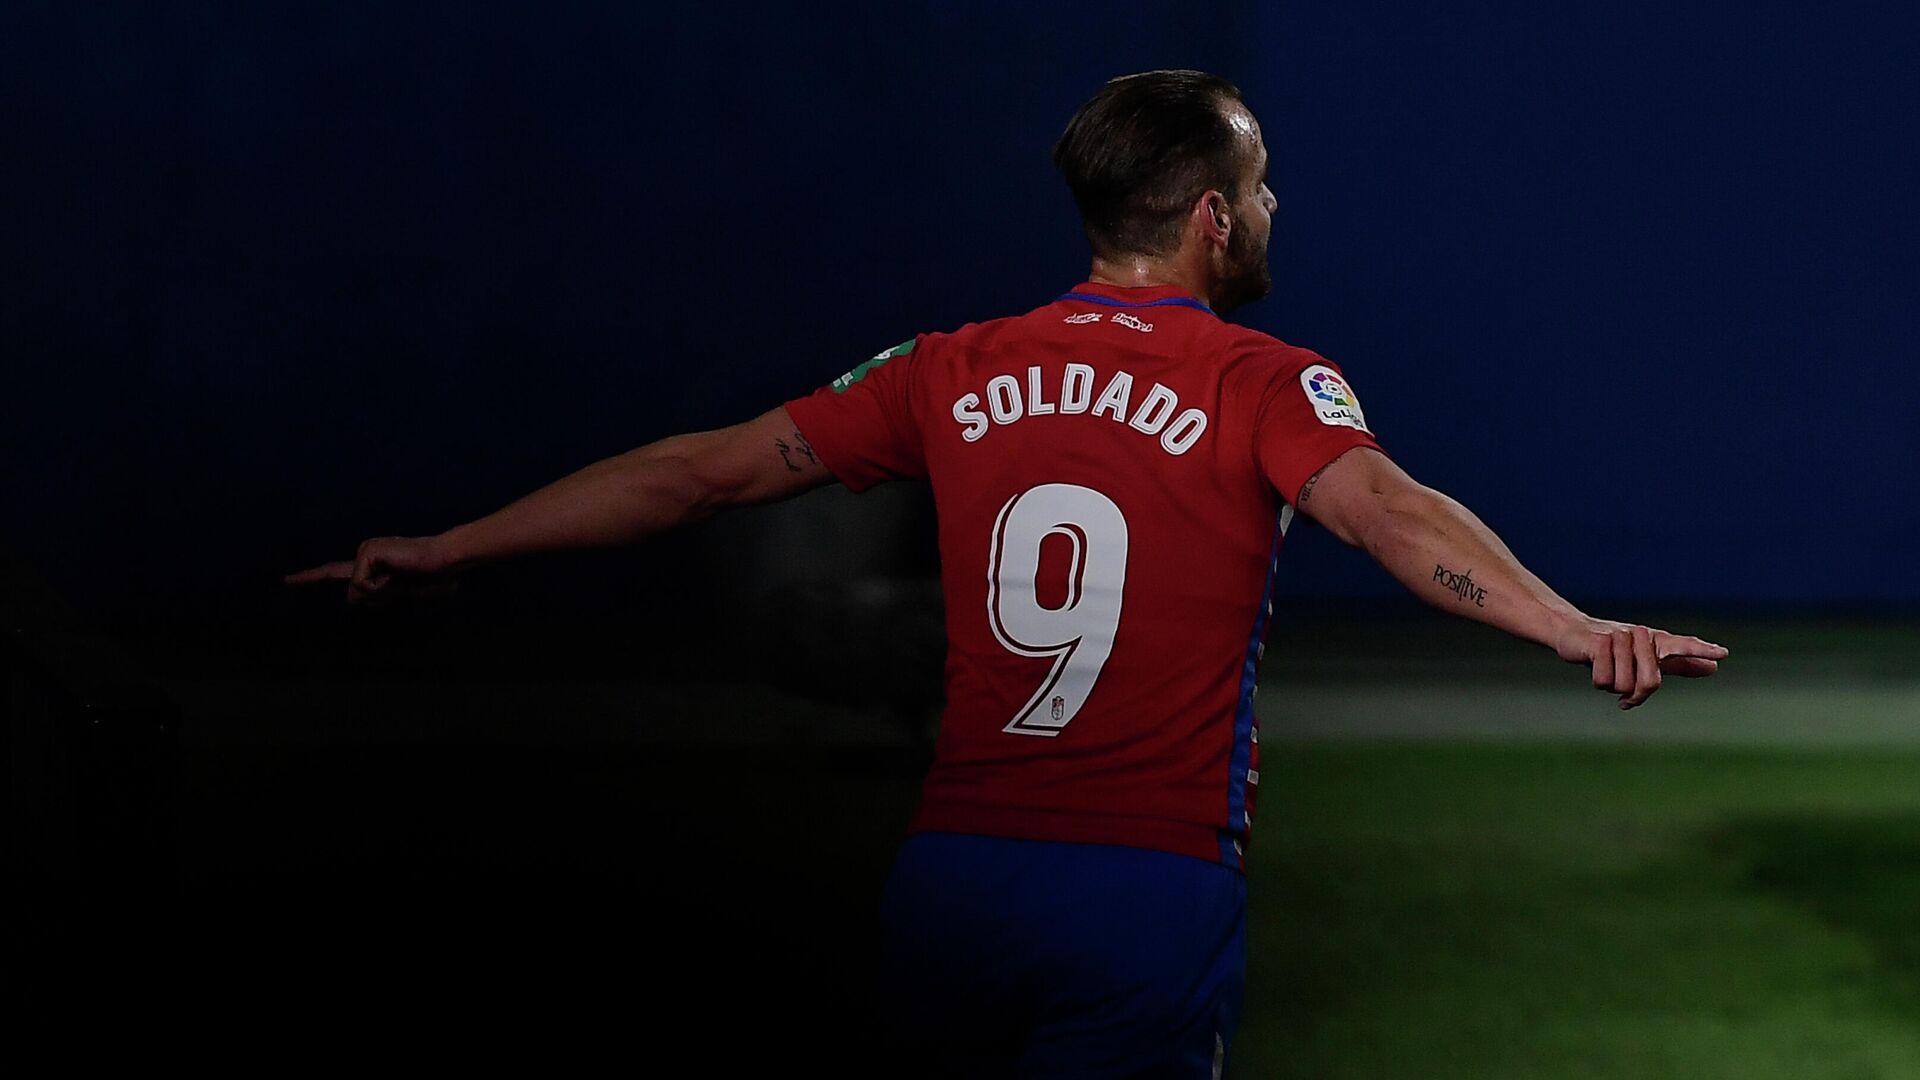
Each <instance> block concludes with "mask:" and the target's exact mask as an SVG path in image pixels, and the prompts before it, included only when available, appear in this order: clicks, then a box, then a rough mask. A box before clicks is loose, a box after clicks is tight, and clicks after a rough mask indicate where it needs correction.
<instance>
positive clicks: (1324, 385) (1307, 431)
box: [1254, 349, 1380, 506]
mask: <svg viewBox="0 0 1920 1080" xmlns="http://www.w3.org/2000/svg"><path fill="white" fill-rule="evenodd" d="M1280 360H1281V362H1280V363H1278V364H1276V365H1274V366H1273V368H1272V375H1271V377H1270V380H1269V381H1268V383H1267V385H1266V387H1265V390H1264V392H1263V393H1262V395H1261V398H1260V404H1259V408H1258V410H1257V411H1256V413H1255V414H1254V454H1255V457H1256V458H1257V459H1258V461H1259V464H1260V471H1261V472H1262V473H1263V474H1265V476H1266V478H1267V482H1268V483H1270V484H1272V485H1273V487H1274V490H1276V491H1278V492H1279V493H1280V496H1281V498H1284V499H1285V500H1287V504H1288V505H1289V506H1291V505H1293V504H1294V503H1295V501H1296V500H1297V499H1298V498H1299V495H1300V488H1301V487H1302V486H1303V485H1305V484H1306V482H1307V481H1308V480H1310V479H1312V478H1313V475H1314V474H1315V473H1317V472H1319V471H1320V470H1321V469H1324V468H1326V467H1327V465H1328V464H1329V463H1330V462H1332V461H1333V459H1335V458H1337V457H1339V456H1340V455H1341V454H1344V453H1346V452H1347V451H1349V450H1352V449H1353V448H1354V447H1357V446H1366V447H1371V448H1373V449H1375V450H1379V449H1380V443H1379V442H1378V441H1377V440H1376V439H1375V438H1374V436H1373V431H1372V430H1371V429H1370V428H1369V427H1368V426H1367V418H1366V414H1365V413H1363V412H1361V411H1360V399H1359V398H1358V397H1357V396H1356V395H1355V394H1354V392H1353V387H1352V385H1351V384H1349V383H1348V382H1347V378H1346V376H1345V375H1344V374H1342V373H1341V371H1340V369H1339V368H1337V367H1335V366H1334V365H1333V364H1331V363H1329V362H1328V361H1327V360H1326V359H1325V358H1324V357H1322V356H1320V355H1318V354H1317V353H1313V352H1311V351H1309V350H1306V349H1289V350H1287V352H1286V354H1285V355H1284V356H1282V357H1281V358H1280Z"/></svg>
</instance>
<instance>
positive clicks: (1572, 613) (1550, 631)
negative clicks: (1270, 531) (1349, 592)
mask: <svg viewBox="0 0 1920 1080" xmlns="http://www.w3.org/2000/svg"><path fill="white" fill-rule="evenodd" d="M1296 504H1297V505H1296V509H1298V510H1299V511H1300V512H1302V513H1305V514H1307V515H1309V516H1311V517H1312V518H1313V519H1314V520H1316V521H1318V522H1320V523H1321V524H1322V525H1325V526H1326V527H1327V528H1328V529H1329V530H1330V531H1331V532H1332V533H1333V534H1334V535H1335V536H1338V537H1339V538H1340V539H1341V540H1343V541H1345V542H1347V543H1349V544H1352V545H1354V546H1355V547H1359V548H1361V549H1363V550H1365V551H1366V552H1367V554H1369V555H1371V556H1373V558H1374V561H1376V562H1378V563H1379V564H1380V565H1381V566H1382V567H1384V568H1386V570H1387V572H1388V573H1391V574H1392V575H1393V576H1394V577H1396V578H1398V579H1399V580H1400V582H1401V584H1403V585H1405V586H1406V587H1407V588H1409V589H1411V590H1412V591H1413V593H1414V595H1415V596H1418V597H1420V599H1422V600H1425V601H1426V602H1427V603H1429V604H1432V605H1433V606H1435V607H1437V608H1440V609H1442V610H1444V611H1450V612H1453V613H1454V614H1457V615H1464V616H1466V617H1467V618H1470V619H1476V620H1478V621H1480V622H1484V623H1488V624H1489V625H1492V626H1497V627H1499V628H1500V629H1502V630H1505V631H1506V632H1508V633H1510V634H1513V635H1514V636H1516V637H1521V638H1525V639H1526V640H1528V641H1532V642H1536V643H1538V644H1541V645H1545V646H1547V647H1548V648H1550V649H1552V650H1554V651H1555V652H1556V653H1558V654H1559V655H1560V657H1561V658H1562V659H1564V660H1568V661H1572V662H1574V663H1586V664H1591V665H1592V666H1593V685H1594V688H1595V689H1597V690H1607V691H1611V692H1613V693H1616V694H1619V695H1621V699H1620V707H1621V708H1623V709H1631V708H1633V707H1634V706H1636V705H1639V704H1640V703H1641V702H1644V701H1646V700H1647V698H1648V697H1649V696H1651V695H1652V694H1653V692H1654V691H1656V690H1658V689H1659V688H1660V677H1661V675H1662V674H1663V673H1664V674H1668V675H1683V676H1693V677H1698V676H1704V675H1711V674H1713V672H1714V671H1715V670H1716V669H1717V668H1718V666H1719V661H1720V660H1722V659H1724V658H1725V657H1726V656H1727V650H1726V648H1725V647H1723V646H1720V645H1715V644H1712V643H1711V642H1706V641H1702V640H1700V639H1699V638H1695V637H1686V636H1684V635H1680V634H1669V633H1667V632H1666V631H1664V630H1655V629H1653V628H1651V627H1646V626H1638V625H1634V624H1632V623H1618V622H1611V621H1608V620H1605V619H1595V618H1592V617H1590V616H1588V615H1586V614H1583V613H1582V612H1581V611H1580V610H1579V609H1577V608H1575V607H1574V606H1573V605H1572V604H1569V603H1568V602H1567V601H1566V600H1564V599H1562V598H1561V597H1560V595H1559V594H1558V593H1556V592H1554V591H1553V590H1552V589H1550V588H1548V587H1547V584H1546V582H1544V581H1541V580H1540V579H1539V578H1537V577H1535V576H1534V575H1533V574H1532V573H1530V572H1529V571H1528V570H1527V568H1526V567H1524V566H1522V565H1520V561H1519V560H1518V559H1516V558H1514V555H1513V552H1511V551H1509V550H1508V549H1507V546H1506V545H1505V544H1503V543H1501V542H1500V538H1499V537H1497V536H1495V535H1494V534H1493V531H1492V530H1491V529H1489V528H1487V526H1486V525H1485V524H1484V523H1482V522H1481V520H1480V519H1479V518H1477V517H1475V516H1474V515H1473V512H1472V511H1470V510H1468V509H1467V508H1466V507H1464V506H1462V505H1460V504H1459V503H1458V502H1455V501H1454V500H1453V499H1451V498H1448V497H1447V496H1446V495H1443V494H1441V493H1440V492H1438V491H1435V490H1433V489H1432V488H1429V487H1425V486H1423V485H1421V484H1419V483H1416V482H1415V481H1414V480H1413V478H1412V477H1410V476H1408V475H1407V474H1406V473H1405V472H1404V471H1402V470H1401V468H1400V467H1399V466H1398V465H1395V464H1394V463H1393V462H1392V461H1391V460H1389V459H1388V458H1387V457H1386V455H1384V454H1381V453H1377V452H1375V451H1373V450H1371V449H1368V448H1365V447H1361V448H1357V449H1354V450H1350V451H1348V452H1347V453H1345V454H1342V455H1341V456H1340V457H1338V458H1336V459H1335V460H1334V461H1333V462H1332V463H1331V464H1329V465H1328V466H1327V467H1326V468H1324V469H1321V470H1320V472H1319V473H1318V474H1316V475H1315V476H1314V477H1313V479H1311V480H1309V481H1308V482H1307V483H1306V485H1305V486H1303V487H1302V488H1301V491H1300V495H1299V498H1298V499H1297V500H1296Z"/></svg>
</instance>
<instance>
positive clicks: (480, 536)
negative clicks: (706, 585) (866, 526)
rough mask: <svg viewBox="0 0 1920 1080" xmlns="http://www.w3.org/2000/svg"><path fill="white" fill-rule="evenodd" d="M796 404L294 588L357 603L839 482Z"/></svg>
mask: <svg viewBox="0 0 1920 1080" xmlns="http://www.w3.org/2000/svg"><path fill="white" fill-rule="evenodd" d="M833 478H834V477H833V474H832V473H831V472H829V471H828V470H827V468H826V466H824V465H822V464H821V463H820V460H819V458H818V457H817V456H815V454H814V452H813V447H812V446H810V445H808V443H807V440H806V437H805V436H803V435H801V434H800V432H799V429H797V428H796V427H795V426H794V424H793V421H792V420H791V418H789V417H788V416H787V410H786V407H785V406H782V407H780V408H776V409H773V410H771V411H769V412H767V413H765V414H763V415H761V416H759V417H758V418H756V419H753V420H749V421H747V422H746V423H744V424H736V425H734V426H733V427H729V428H721V429H719V430H715V431H701V432H694V433H692V434H687V435H675V436H673V437H671V438H667V439H661V440H660V441H658V442H654V443H649V444H647V445H646V446H642V447H639V448H638V449H635V450H629V451H627V452H626V453H624V454H619V455H616V456H614V457H610V458H607V459H605V460H602V461H596V462H594V463H593V464H592V465H589V466H587V467H586V468H584V469H581V470H580V471H578V472H576V473H573V474H571V475H569V476H565V477H562V478H561V479H559V480H556V481H554V482H553V483H551V484H548V485H547V486H546V487H543V488H541V489H540V490H538V491H535V492H533V493H531V494H529V495H526V496H524V497H523V498H520V499H518V500H516V501H515V502H513V503H511V504H509V505H507V506H505V507H503V508H502V509H500V510H497V511H495V512H494V513H491V514H488V515H487V516H486V517H483V518H480V519H479V520H477V521H471V522H468V523H467V524H465V525H460V526H457V527H455V528H452V529H449V530H447V531H446V532H443V533H440V534H439V535H437V536H428V537H397V536H388V537H377V538H374V539H370V540H367V541H364V542H362V543H361V545H360V550H359V552H358V553H357V554H356V556H355V557H354V558H353V559H348V560H342V561H340V562H332V563H327V564H325V565H323V566H316V567H313V568H312V569H309V570H303V571H300V572H299V573H296V574H288V575H287V576H286V578H285V581H286V583H287V584H289V585H304V584H310V583H313V582H321V581H345V582H347V583H348V584H347V598H348V600H349V601H351V602H354V603H362V602H366V601H372V600H378V599H384V598H386V597H387V596H390V595H392V593H393V592H394V591H395V586H396V585H404V586H407V587H411V588H417V587H418V586H419V585H420V584H421V582H422V580H423V579H427V578H431V577H433V576H435V575H442V574H446V573H449V572H452V571H456V570H459V569H462V568H464V567H468V566H472V565H475V564H477V563H484V562H492V561H496V560H500V559H508V558H512V557H515V556H519V555H528V554H532V553H535V552H542V551H560V550H564V549H568V548H592V547H613V546H617V545H621V544H629V543H632V542H634V541H636V540H639V539H641V538H643V537H646V536H651V535H653V534H654V533H658V532H665V531H667V530H668V529H672V528H676V527H678V526H680V525H684V524H687V523H688V522H693V521H698V520H700V519H702V518H706V517H710V516H712V515H713V514H714V513H716V512H718V511H720V510H723V509H726V508H728V507H732V506H743V505H747V504H750V503H761V502H772V501H774V500H778V499H784V498H788V497H790V496H793V495H797V494H799V493H801V492H803V491H808V490H811V489H813V488H816V487H819V486H821V485H822V484H826V483H829V482H830V481H832V480H833Z"/></svg>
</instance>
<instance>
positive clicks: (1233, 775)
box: [1220, 507, 1292, 870]
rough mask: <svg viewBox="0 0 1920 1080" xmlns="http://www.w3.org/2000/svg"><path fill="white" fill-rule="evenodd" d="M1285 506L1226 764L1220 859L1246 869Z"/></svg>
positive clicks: (1275, 523) (1278, 517) (1256, 613)
mask: <svg viewBox="0 0 1920 1080" xmlns="http://www.w3.org/2000/svg"><path fill="white" fill-rule="evenodd" d="M1291 509H1292V507H1284V508H1282V509H1281V511H1280V513H1278V514H1276V515H1275V516H1274V519H1273V546H1272V548H1271V549H1269V550H1268V552H1267V583H1266V585H1265V586H1263V587H1262V588H1261V589H1260V604H1259V606H1258V607H1257V608H1255V609H1254V612H1253V633H1252V634H1251V635H1250V636H1249V637H1248V638H1247V662H1246V665H1245V666H1244V667H1243V668H1241V675H1240V704H1239V706H1238V707H1237V708H1236V709H1234V712H1233V753H1232V754H1230V755H1229V756H1228V764H1227V828H1226V831H1225V832H1223V833H1221V834H1220V861H1221V862H1223V863H1226V864H1227V865H1228V866H1231V867H1235V868H1237V869H1242V870H1244V869H1245V868H1246V865H1245V861H1244V860H1245V857H1246V852H1245V850H1244V848H1242V849H1239V850H1236V848H1235V842H1236V840H1239V839H1243V838H1245V837H1246V836H1247V834H1248V832H1249V831H1250V830H1249V829H1248V827H1247V770H1248V769H1251V768H1252V767H1253V765H1252V761H1253V686H1254V682H1255V681H1256V680H1257V678H1258V676H1259V673H1260V639H1261V638H1262V637H1263V636H1265V634H1266V632H1267V620H1268V618H1270V617H1271V616H1272V615H1273V576H1274V571H1276V570H1278V569H1279V568H1280V538H1281V537H1283V536H1285V535H1286V533H1287V518H1288V517H1289V516H1290V515H1289V514H1288V511H1289V510H1291Z"/></svg>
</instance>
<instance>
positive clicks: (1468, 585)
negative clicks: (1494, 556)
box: [1433, 563, 1487, 607]
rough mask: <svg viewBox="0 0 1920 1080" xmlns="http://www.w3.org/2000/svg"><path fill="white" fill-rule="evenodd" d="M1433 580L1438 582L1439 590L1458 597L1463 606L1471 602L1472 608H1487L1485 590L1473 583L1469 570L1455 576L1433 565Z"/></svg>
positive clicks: (1443, 568) (1451, 572)
mask: <svg viewBox="0 0 1920 1080" xmlns="http://www.w3.org/2000/svg"><path fill="white" fill-rule="evenodd" d="M1433 580H1435V581H1437V582H1439V583H1440V587H1441V588H1443V589H1445V590H1447V591H1448V592H1450V593H1452V594H1453V595H1455V596H1457V597H1459V598H1460V602H1461V603H1463V604H1464V603H1466V602H1467V601H1469V600H1471V601H1473V606H1474V607H1486V606H1487V590H1485V589H1483V588H1481V587H1480V586H1478V585H1475V584H1474V583H1473V571H1471V570H1469V571H1467V572H1466V573H1464V574H1456V573H1454V572H1453V571H1451V570H1449V569H1447V568H1446V567H1444V566H1441V565H1440V564H1439V563H1434V564H1433Z"/></svg>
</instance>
